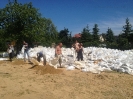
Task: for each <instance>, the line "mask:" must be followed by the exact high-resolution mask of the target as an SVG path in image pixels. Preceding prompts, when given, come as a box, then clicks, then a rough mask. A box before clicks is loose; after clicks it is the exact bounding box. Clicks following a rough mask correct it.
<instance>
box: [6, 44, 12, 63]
mask: <svg viewBox="0 0 133 99" xmlns="http://www.w3.org/2000/svg"><path fill="white" fill-rule="evenodd" d="M7 52H8V54H9V60H10V61H11V62H12V58H13V52H14V47H13V45H11V44H9V45H8V49H7Z"/></svg>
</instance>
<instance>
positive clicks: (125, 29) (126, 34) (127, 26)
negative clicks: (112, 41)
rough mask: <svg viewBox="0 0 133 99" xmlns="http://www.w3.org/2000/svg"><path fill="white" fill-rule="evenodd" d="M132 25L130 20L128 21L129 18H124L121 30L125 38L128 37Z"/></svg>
mask: <svg viewBox="0 0 133 99" xmlns="http://www.w3.org/2000/svg"><path fill="white" fill-rule="evenodd" d="M131 28H132V25H131V24H130V22H129V19H128V18H127V19H126V25H124V26H123V29H124V30H123V32H124V37H125V38H128V37H129V35H130V34H131V32H132V29H131Z"/></svg>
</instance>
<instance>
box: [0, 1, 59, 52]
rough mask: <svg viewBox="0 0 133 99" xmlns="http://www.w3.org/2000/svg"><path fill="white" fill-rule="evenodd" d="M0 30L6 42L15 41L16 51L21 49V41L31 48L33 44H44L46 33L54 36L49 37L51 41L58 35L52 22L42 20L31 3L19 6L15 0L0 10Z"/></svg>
mask: <svg viewBox="0 0 133 99" xmlns="http://www.w3.org/2000/svg"><path fill="white" fill-rule="evenodd" d="M0 28H1V29H2V30H3V32H2V36H3V37H6V40H10V41H14V40H15V41H16V48H17V51H19V50H20V49H21V47H22V41H23V40H26V41H27V42H29V44H30V45H31V46H32V45H33V42H41V43H42V42H45V41H46V35H45V34H46V33H51V34H50V35H56V36H52V37H51V38H53V39H52V40H53V41H54V40H55V38H56V37H57V35H58V33H57V30H56V27H55V26H54V24H53V23H52V21H50V20H49V19H46V18H43V17H42V16H41V14H40V13H39V11H38V9H36V8H35V7H33V5H32V3H27V4H21V3H18V2H17V0H14V2H10V1H9V3H8V4H7V5H6V6H5V8H3V9H1V10H0ZM53 41H52V42H53Z"/></svg>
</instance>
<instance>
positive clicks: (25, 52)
mask: <svg viewBox="0 0 133 99" xmlns="http://www.w3.org/2000/svg"><path fill="white" fill-rule="evenodd" d="M24 62H26V52H25V51H24Z"/></svg>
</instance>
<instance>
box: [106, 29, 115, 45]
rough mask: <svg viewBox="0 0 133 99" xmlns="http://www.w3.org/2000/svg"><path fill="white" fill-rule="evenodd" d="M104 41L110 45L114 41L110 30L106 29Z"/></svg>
mask: <svg viewBox="0 0 133 99" xmlns="http://www.w3.org/2000/svg"><path fill="white" fill-rule="evenodd" d="M106 41H107V42H110V43H112V42H113V41H114V33H113V31H112V30H111V28H108V30H107V33H106Z"/></svg>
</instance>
